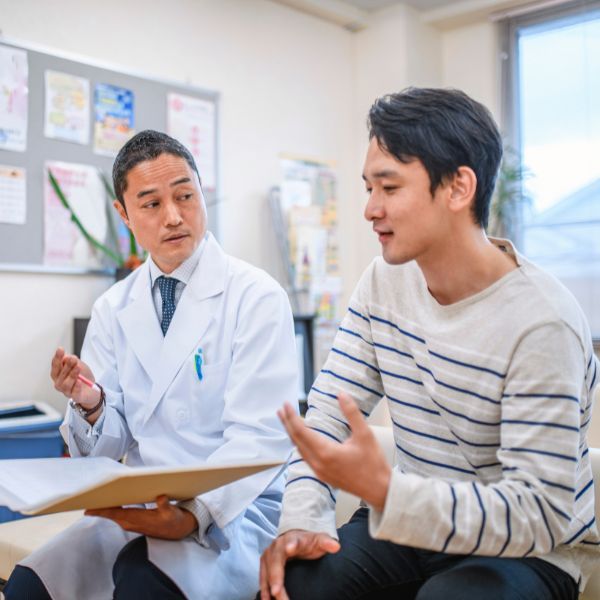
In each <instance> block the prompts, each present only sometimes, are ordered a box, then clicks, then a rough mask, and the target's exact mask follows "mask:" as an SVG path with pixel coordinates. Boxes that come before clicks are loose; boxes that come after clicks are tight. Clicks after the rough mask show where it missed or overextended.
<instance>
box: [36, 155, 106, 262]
mask: <svg viewBox="0 0 600 600" xmlns="http://www.w3.org/2000/svg"><path fill="white" fill-rule="evenodd" d="M48 169H50V170H51V171H52V174H53V175H54V177H55V178H56V180H57V181H58V183H59V185H60V188H61V190H62V191H63V193H64V194H65V196H66V197H67V199H68V201H69V204H70V205H71V207H72V208H73V211H74V212H75V214H76V215H77V218H78V219H79V220H80V221H81V223H82V224H83V226H84V227H85V229H86V230H87V231H88V233H89V234H90V235H92V236H93V237H94V238H96V240H98V241H99V242H101V243H105V242H106V238H107V235H108V221H107V214H106V192H105V190H104V186H103V184H102V180H101V179H100V175H99V173H98V169H96V168H95V167H92V166H89V165H80V164H75V163H66V162H59V161H47V162H46V163H45V168H44V181H45V183H44V264H45V265H50V266H61V267H82V268H91V269H94V268H102V267H103V265H102V260H101V257H100V256H99V255H98V254H96V253H95V252H94V251H93V249H92V247H91V246H90V244H89V242H88V241H87V240H86V239H85V238H84V237H83V235H82V234H81V232H80V231H79V230H78V229H77V227H76V226H75V224H74V223H73V221H71V215H70V213H69V211H68V210H67V209H66V208H65V207H64V206H63V205H62V203H61V201H60V200H59V198H58V196H57V195H56V193H55V192H54V189H53V188H52V186H51V184H50V182H49V181H48V175H47V174H48Z"/></svg>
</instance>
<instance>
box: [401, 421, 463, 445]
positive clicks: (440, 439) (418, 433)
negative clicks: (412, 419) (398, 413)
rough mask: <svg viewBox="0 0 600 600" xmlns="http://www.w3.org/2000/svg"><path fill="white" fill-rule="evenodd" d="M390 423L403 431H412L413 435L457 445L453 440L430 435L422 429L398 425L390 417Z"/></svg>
mask: <svg viewBox="0 0 600 600" xmlns="http://www.w3.org/2000/svg"><path fill="white" fill-rule="evenodd" d="M392 423H393V424H394V425H395V426H396V427H398V428H399V429H402V430H404V431H408V432H409V433H414V434H415V435H419V436H421V437H426V438H429V439H431V440H437V441H438V442H442V443H444V444H451V445H452V446H458V444H457V442H455V441H454V440H447V439H446V438H443V437H439V436H437V435H432V434H430V433H424V432H422V431H417V430H416V429H411V428H410V427H406V426H404V425H400V423H397V422H396V421H394V419H392Z"/></svg>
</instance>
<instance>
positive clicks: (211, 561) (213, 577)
mask: <svg viewBox="0 0 600 600" xmlns="http://www.w3.org/2000/svg"><path fill="white" fill-rule="evenodd" d="M199 349H202V356H203V362H204V364H203V366H202V369H201V370H202V379H201V380H200V378H199V376H198V373H197V369H196V366H195V358H194V357H195V354H196V353H197V351H198V350H199ZM82 359H83V360H84V361H85V362H86V363H87V364H89V366H90V367H91V369H92V371H93V373H94V375H95V377H96V379H97V380H98V381H99V382H100V383H101V384H102V385H103V386H104V389H105V391H106V395H107V406H106V408H105V411H106V416H105V421H104V425H103V427H102V433H101V436H100V437H99V439H98V441H97V443H96V445H95V447H94V450H93V451H92V453H91V455H92V456H100V455H101V456H110V457H113V458H115V459H119V458H121V457H122V456H124V455H125V454H127V463H128V464H130V465H165V464H185V463H197V462H199V461H202V460H205V461H206V463H207V464H218V463H226V462H235V461H251V460H252V461H253V460H261V459H278V460H281V461H285V460H286V458H287V456H288V454H289V452H290V449H291V444H290V441H289V439H288V437H287V435H286V433H285V431H284V429H283V427H282V425H281V424H280V422H279V420H278V418H277V416H276V411H277V409H279V408H280V407H281V406H282V405H283V403H284V402H286V401H287V402H292V403H295V401H296V393H297V389H298V384H297V364H298V363H297V358H296V349H295V337H294V327H293V320H292V315H291V311H290V307H289V302H288V299H287V296H286V294H285V292H284V291H283V290H282V289H281V287H280V286H279V285H278V284H277V283H276V282H274V281H273V280H272V279H271V278H270V277H269V276H268V275H266V274H265V273H264V272H262V271H260V270H258V269H256V268H253V267H251V266H250V265H248V264H246V263H244V262H242V261H240V260H237V259H234V258H232V257H229V256H227V255H225V254H224V252H223V251H222V250H221V248H220V246H219V245H218V244H217V242H216V241H215V239H214V238H213V237H212V235H210V234H208V235H207V238H206V241H205V245H204V248H203V249H202V252H201V256H200V260H199V264H198V266H197V268H196V269H195V271H194V273H193V275H192V277H191V279H190V281H189V282H188V284H187V286H186V287H185V289H184V291H183V294H182V296H181V299H180V300H179V303H178V305H177V310H176V311H175V315H174V317H173V320H172V322H171V325H170V327H169V330H168V331H167V334H166V336H165V337H164V338H163V334H162V331H161V329H160V325H159V322H158V318H157V315H156V310H155V307H154V304H153V301H152V296H151V289H150V271H149V264H148V262H146V263H145V264H144V265H142V266H141V267H140V268H139V269H137V270H136V271H135V272H134V273H133V274H132V275H130V276H129V277H128V278H127V279H125V280H124V281H121V282H119V283H117V284H115V285H114V286H113V287H112V288H110V289H109V290H108V291H107V292H106V293H105V294H104V295H103V296H102V297H101V298H100V299H99V300H98V301H97V302H96V304H95V305H94V309H93V311H92V319H91V321H90V324H89V328H88V332H87V335H86V339H85V343H84V347H83V350H82ZM73 418H74V415H73V414H72V413H71V411H68V413H67V416H66V418H65V422H64V423H63V426H62V428H63V435H65V437H66V439H67V441H68V444H69V449H70V451H71V453H72V454H73V455H77V454H78V449H77V446H76V444H75V442H74V439H73V437H72V430H71V428H70V426H69V425H70V423H71V419H73ZM282 487H283V475H282V473H281V471H277V470H269V471H266V472H263V473H259V474H257V475H254V476H252V477H248V478H246V479H243V480H240V481H238V482H235V483H232V484H230V485H227V486H224V487H222V488H220V489H217V490H214V491H212V492H209V493H207V494H205V495H203V496H202V500H203V502H204V503H205V504H206V506H207V507H208V509H209V510H210V513H211V515H212V517H213V519H214V521H215V525H214V526H213V528H212V530H211V535H210V536H209V541H210V544H209V546H210V547H208V548H205V547H203V546H202V545H200V544H199V543H198V542H197V541H195V540H194V539H192V538H188V539H185V540H182V541H176V542H173V541H165V540H157V539H149V540H148V554H149V558H150V560H151V561H152V562H154V563H155V564H156V565H157V566H158V567H159V568H160V569H161V570H162V571H163V572H165V573H166V574H167V575H169V576H170V577H171V578H172V579H173V581H175V582H176V583H177V585H178V586H179V587H180V588H181V589H182V591H183V592H184V593H185V594H186V595H187V596H188V597H189V598H194V599H196V598H215V599H218V598H222V599H223V600H233V599H235V598H252V597H253V596H254V594H255V593H256V590H257V589H258V566H259V557H260V554H261V552H262V550H263V549H264V548H265V547H266V546H267V545H268V544H269V543H270V541H271V539H272V538H273V537H274V536H275V533H276V525H277V521H278V519H279V504H278V503H279V501H280V495H281V492H282ZM134 537H136V536H135V535H132V534H129V533H126V532H124V531H122V530H121V529H120V528H119V527H118V526H116V525H115V524H114V523H112V522H110V521H107V520H105V519H99V518H95V517H85V518H83V519H82V520H81V521H80V522H78V523H75V524H74V525H73V526H72V527H71V528H69V529H68V530H66V531H65V532H63V533H62V534H60V535H59V536H57V538H55V539H54V540H52V541H50V542H49V543H48V544H46V545H45V546H44V547H43V548H41V549H40V550H38V551H36V552H35V553H33V554H32V555H31V556H30V557H29V558H27V559H26V560H25V561H23V562H22V563H21V564H24V565H26V566H29V567H30V568H32V569H33V570H35V571H36V572H37V573H38V575H39V576H40V577H41V578H42V580H43V581H44V583H45V584H46V587H47V588H48V589H49V591H50V593H51V595H52V596H53V598H54V599H55V600H62V599H65V600H74V599H76V598H77V599H79V598H81V599H83V598H85V599H86V600H95V599H96V598H97V599H98V600H100V599H105V598H112V590H113V585H112V578H111V569H112V565H113V563H114V561H115V558H116V556H117V554H118V552H119V550H120V549H121V548H122V546H123V545H124V544H125V543H126V542H127V541H128V540H130V539H133V538H134Z"/></svg>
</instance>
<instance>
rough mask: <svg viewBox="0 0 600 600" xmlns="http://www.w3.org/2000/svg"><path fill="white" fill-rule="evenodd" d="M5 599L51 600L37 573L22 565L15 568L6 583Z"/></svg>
mask: <svg viewBox="0 0 600 600" xmlns="http://www.w3.org/2000/svg"><path fill="white" fill-rule="evenodd" d="M0 597H2V596H0ZM4 597H5V598H6V600H51V599H50V594H49V593H48V590H46V587H45V586H44V584H43V583H42V580H41V579H40V578H39V577H38V575H37V573H35V572H34V571H32V570H31V569H29V568H27V567H22V566H21V565H17V566H16V567H15V569H14V571H13V572H12V573H11V575H10V577H9V579H8V581H7V582H6V585H5V586H4Z"/></svg>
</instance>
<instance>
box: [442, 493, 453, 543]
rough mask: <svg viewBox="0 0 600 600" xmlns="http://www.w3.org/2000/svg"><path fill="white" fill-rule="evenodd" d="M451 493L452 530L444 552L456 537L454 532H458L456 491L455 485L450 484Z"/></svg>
mask: <svg viewBox="0 0 600 600" xmlns="http://www.w3.org/2000/svg"><path fill="white" fill-rule="evenodd" d="M450 493H451V494H452V530H451V531H450V533H449V534H448V537H447V538H446V542H445V543H444V547H443V548H442V552H446V548H447V547H448V544H449V543H450V540H451V539H452V538H453V537H454V534H455V533H456V492H455V491H454V487H453V486H450Z"/></svg>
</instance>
